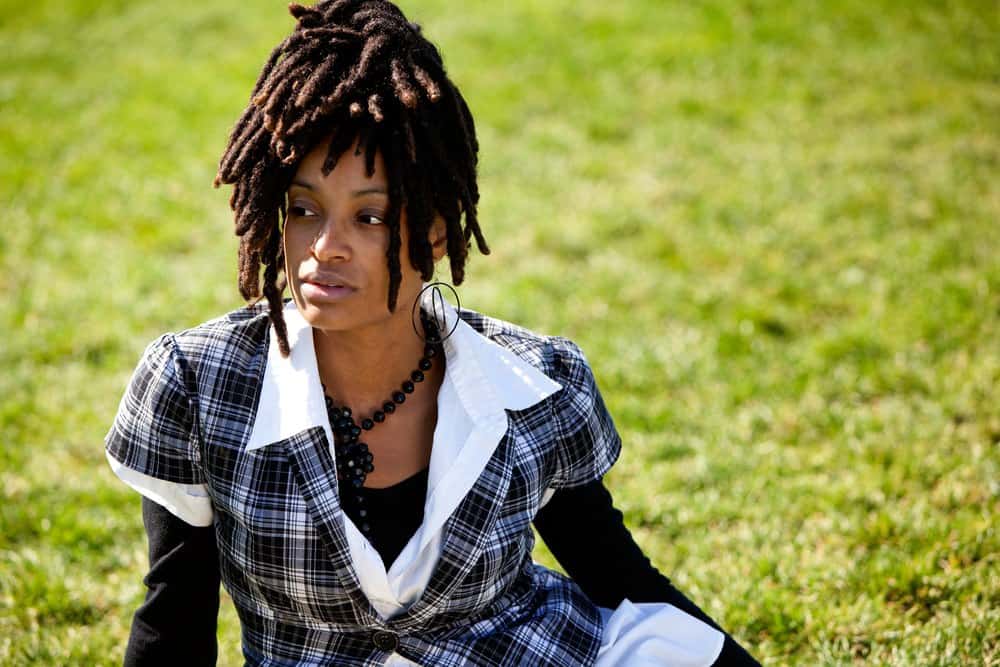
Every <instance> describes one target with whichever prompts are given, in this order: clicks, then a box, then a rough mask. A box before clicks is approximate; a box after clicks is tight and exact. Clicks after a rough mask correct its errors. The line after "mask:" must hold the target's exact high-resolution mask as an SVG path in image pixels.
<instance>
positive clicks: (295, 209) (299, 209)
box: [288, 206, 316, 218]
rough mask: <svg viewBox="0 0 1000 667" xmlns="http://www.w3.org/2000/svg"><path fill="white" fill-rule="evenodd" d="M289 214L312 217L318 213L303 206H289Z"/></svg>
mask: <svg viewBox="0 0 1000 667" xmlns="http://www.w3.org/2000/svg"><path fill="white" fill-rule="evenodd" d="M288 215H289V217H292V218H311V217H315V216H316V214H315V213H313V212H312V211H310V210H309V209H307V208H305V207H303V206H289V207H288Z"/></svg>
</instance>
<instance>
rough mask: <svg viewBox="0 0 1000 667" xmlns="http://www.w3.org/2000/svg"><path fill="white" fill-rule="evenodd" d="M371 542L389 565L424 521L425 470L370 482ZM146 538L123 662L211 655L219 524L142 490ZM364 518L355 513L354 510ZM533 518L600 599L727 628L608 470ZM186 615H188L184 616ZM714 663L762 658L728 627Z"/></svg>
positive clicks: (135, 666)
mask: <svg viewBox="0 0 1000 667" xmlns="http://www.w3.org/2000/svg"><path fill="white" fill-rule="evenodd" d="M363 492H364V494H365V496H366V500H367V503H366V504H367V506H368V510H369V517H368V522H369V524H370V525H371V526H372V528H373V531H372V533H373V534H372V537H371V540H372V542H373V546H374V547H375V549H376V550H377V551H378V552H379V555H380V556H381V557H382V562H383V563H384V564H385V567H386V569H388V568H389V567H390V566H391V565H392V563H393V562H394V561H395V560H396V558H397V557H398V556H399V553H400V552H401V551H402V549H403V548H404V547H405V546H406V543H407V542H408V541H409V539H410V537H411V536H412V535H413V534H414V533H415V532H416V530H417V528H418V527H419V526H420V523H421V522H422V521H423V510H424V500H425V498H426V495H427V470H426V469H424V470H422V471H421V472H419V473H417V474H416V475H413V476H412V477H410V478H408V479H406V480H403V481H402V482H400V483H398V484H395V485H393V486H390V487H386V488H383V489H372V488H368V487H364V488H363ZM142 516H143V523H144V524H145V527H146V534H147V536H148V539H149V562H150V569H149V573H148V574H147V575H146V577H145V578H144V579H143V583H145V584H146V587H147V589H148V590H147V593H146V600H145V602H144V603H143V604H142V605H141V606H140V607H139V609H138V610H137V611H136V612H135V616H134V618H133V621H132V629H131V633H130V635H129V642H128V646H127V648H126V650H125V662H124V664H125V665H126V667H139V666H143V667H150V666H153V665H176V664H184V665H186V666H187V667H193V666H195V665H214V664H215V661H216V657H217V652H218V648H217V643H216V623H217V616H218V608H219V584H220V578H219V568H218V566H217V563H218V552H217V547H216V543H215V529H214V527H213V526H208V527H204V528H201V527H195V526H191V525H190V524H188V523H186V522H184V521H182V520H181V519H178V518H177V517H175V516H174V515H173V514H171V513H170V512H169V511H168V510H166V509H164V508H163V507H161V506H160V505H158V504H157V503H155V502H153V501H151V500H149V499H147V498H143V499H142ZM352 520H354V521H355V523H357V517H352ZM534 524H535V528H536V529H537V530H538V534H539V535H540V536H541V538H542V540H543V541H544V542H545V544H546V546H548V548H549V550H550V551H551V552H552V555H553V556H555V558H556V560H558V561H559V564H560V565H561V566H562V568H563V569H564V570H565V571H566V573H567V574H568V575H569V576H570V577H571V578H572V579H573V580H574V581H575V582H576V583H577V584H578V585H579V586H580V588H581V589H583V592H584V593H585V594H586V595H587V596H588V597H589V598H590V599H591V600H592V601H593V602H594V603H595V604H597V605H599V606H602V607H607V608H612V609H613V608H615V607H617V606H618V604H620V603H621V602H622V600H624V599H625V598H628V599H629V600H630V601H632V602H668V603H670V604H672V605H674V606H675V607H678V608H679V609H681V610H683V611H685V612H687V613H688V614H691V615H692V616H694V617H696V618H698V619H700V620H702V621H704V622H705V623H708V624H710V625H711V626H712V627H715V628H717V629H720V630H721V628H719V626H718V625H717V624H716V623H715V621H713V620H712V619H711V618H710V617H709V616H708V615H707V614H705V613H704V612H703V611H702V610H701V609H699V608H698V607H697V606H696V605H695V604H694V603H693V602H691V601H690V600H688V599H687V598H686V597H685V596H684V595H683V594H682V593H681V592H680V591H678V590H677V589H676V588H674V586H673V584H671V583H670V580H669V579H667V578H666V577H665V576H663V575H662V574H661V573H660V572H659V571H658V570H657V569H656V568H655V567H653V564H652V563H651V562H650V561H649V559H648V558H647V557H646V556H645V554H643V553H642V550H641V549H640V548H639V546H638V545H637V544H636V543H635V540H633V539H632V535H631V534H630V533H629V531H628V529H627V528H626V527H625V523H624V518H623V516H622V513H621V512H620V511H618V510H617V509H615V507H614V505H613V503H612V499H611V494H610V493H609V492H608V490H607V489H606V488H605V486H604V483H603V482H602V481H601V480H596V481H594V482H591V483H589V484H585V485H583V486H579V487H575V488H570V489H560V490H558V491H556V492H555V493H554V494H553V495H552V497H551V499H550V500H549V502H548V503H547V504H546V505H545V506H544V507H543V508H542V509H541V510H540V511H539V512H538V514H537V515H536V517H535V521H534ZM181 619H183V622H181ZM716 664H717V665H758V664H759V663H757V662H756V660H754V659H753V658H752V657H751V656H750V655H749V654H748V653H747V652H746V651H745V650H744V649H743V648H742V647H741V646H740V645H739V644H737V643H736V642H735V641H734V640H733V639H732V637H730V636H729V635H728V634H727V635H726V640H725V644H724V646H723V650H722V654H721V655H720V656H719V659H718V660H717V661H716Z"/></svg>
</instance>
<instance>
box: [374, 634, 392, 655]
mask: <svg viewBox="0 0 1000 667" xmlns="http://www.w3.org/2000/svg"><path fill="white" fill-rule="evenodd" d="M372 643H373V644H375V648H377V649H379V650H380V651H390V652H391V651H395V650H396V649H397V648H399V637H397V636H396V633H395V632H389V631H388V630H376V631H375V632H373V633H372Z"/></svg>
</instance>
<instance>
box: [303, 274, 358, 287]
mask: <svg viewBox="0 0 1000 667" xmlns="http://www.w3.org/2000/svg"><path fill="white" fill-rule="evenodd" d="M302 282H304V283H310V284H313V285H316V286H317V287H345V288H347V289H351V290H353V289H357V288H356V287H355V286H354V285H352V284H351V283H350V282H348V281H347V280H346V279H344V278H343V277H342V276H339V275H337V274H335V273H310V274H309V275H308V276H306V277H305V278H303V279H302Z"/></svg>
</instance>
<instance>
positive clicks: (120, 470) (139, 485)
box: [105, 452, 215, 527]
mask: <svg viewBox="0 0 1000 667" xmlns="http://www.w3.org/2000/svg"><path fill="white" fill-rule="evenodd" d="M105 454H106V456H107V458H108V464H109V465H110V466H111V470H112V471H113V472H114V473H115V475H117V476H118V479H120V480H121V481H123V482H125V483H126V484H127V485H129V486H130V487H132V488H133V489H135V490H136V491H138V492H139V493H140V494H142V495H143V496H145V497H146V498H149V499H150V500H152V501H153V502H155V503H157V504H159V505H161V506H162V507H163V508H164V509H166V510H167V511H169V512H170V513H171V514H173V515H174V516H176V517H177V518H178V519H181V520H182V521H185V522H186V523H189V524H191V525H192V526H199V527H205V526H211V525H212V521H213V518H214V516H215V513H214V511H213V510H212V500H211V498H210V497H209V495H208V487H206V486H205V485H204V484H179V483H177V482H167V481H164V480H162V479H157V478H155V477H150V476H149V475H144V474H142V473H141V472H138V471H136V470H133V469H132V468H129V467H127V466H126V465H125V464H123V463H122V462H121V461H119V460H118V459H116V458H115V457H114V456H112V455H111V452H105Z"/></svg>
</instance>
